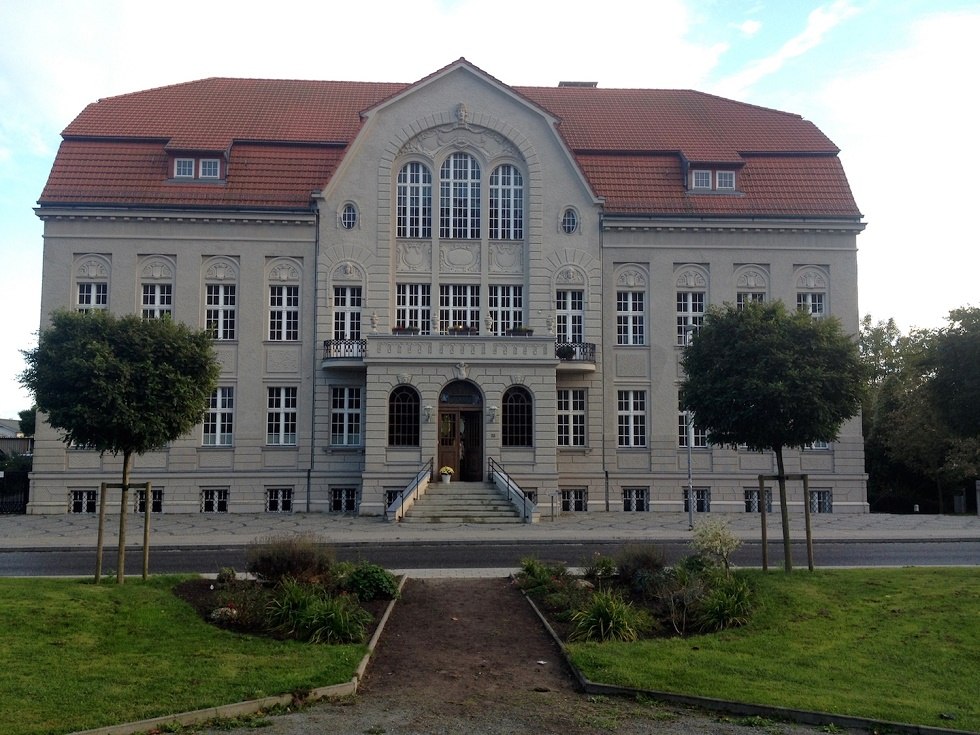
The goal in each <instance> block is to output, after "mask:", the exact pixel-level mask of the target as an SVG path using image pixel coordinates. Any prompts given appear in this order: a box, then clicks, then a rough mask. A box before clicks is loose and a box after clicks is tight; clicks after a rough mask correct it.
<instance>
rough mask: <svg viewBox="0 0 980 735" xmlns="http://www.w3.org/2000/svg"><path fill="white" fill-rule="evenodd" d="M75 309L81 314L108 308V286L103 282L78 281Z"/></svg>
mask: <svg viewBox="0 0 980 735" xmlns="http://www.w3.org/2000/svg"><path fill="white" fill-rule="evenodd" d="M77 286H78V301H77V305H76V308H77V310H78V311H80V312H82V313H88V312H90V311H93V310H96V309H105V308H108V306H109V284H108V283H106V282H105V281H79V283H78V284H77Z"/></svg>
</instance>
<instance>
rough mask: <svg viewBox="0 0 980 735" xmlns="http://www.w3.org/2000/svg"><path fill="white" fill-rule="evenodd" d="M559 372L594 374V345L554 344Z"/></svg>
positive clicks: (576, 343) (583, 343)
mask: <svg viewBox="0 0 980 735" xmlns="http://www.w3.org/2000/svg"><path fill="white" fill-rule="evenodd" d="M555 357H557V358H558V360H559V362H558V371H559V372H580V373H593V372H595V369H596V368H595V343H593V342H555Z"/></svg>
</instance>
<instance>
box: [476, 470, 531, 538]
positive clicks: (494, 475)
mask: <svg viewBox="0 0 980 735" xmlns="http://www.w3.org/2000/svg"><path fill="white" fill-rule="evenodd" d="M498 479H499V481H500V483H502V484H503V489H504V491H505V492H506V493H507V500H508V501H510V503H512V504H513V505H514V506H517V507H519V508H520V509H521V520H522V521H524V522H525V523H529V522H530V521H531V512H532V511H533V510H534V508H533V507H532V508H531V510H528V507H527V506H528V503H529V502H530V501H528V498H527V493H525V492H524V490H523V489H522V488H521V486H520V485H518V484H517V483H516V482H514V480H513V479H512V478H511V476H510V475H508V474H507V472H506V470H504V468H503V465H501V464H500V463H499V462H496V461H494V458H493V457H487V481H488V482H492V483H493V484H494V485H495V486H497V487H500V484H499V483H498ZM515 496H516V497H515ZM531 505H532V506H533V505H534V504H533V503H532V504H531Z"/></svg>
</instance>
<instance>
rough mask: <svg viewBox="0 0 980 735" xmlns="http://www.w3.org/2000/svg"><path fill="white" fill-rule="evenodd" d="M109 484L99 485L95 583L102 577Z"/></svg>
mask: <svg viewBox="0 0 980 735" xmlns="http://www.w3.org/2000/svg"><path fill="white" fill-rule="evenodd" d="M108 487H109V486H108V485H107V484H106V483H104V482H103V483H102V484H101V485H99V536H98V540H97V541H96V542H95V583H96V584H98V583H99V581H100V580H101V579H102V547H103V543H104V539H105V496H106V491H107V490H108Z"/></svg>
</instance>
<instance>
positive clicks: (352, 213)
mask: <svg viewBox="0 0 980 735" xmlns="http://www.w3.org/2000/svg"><path fill="white" fill-rule="evenodd" d="M340 226H341V227H343V228H344V229H345V230H353V229H354V228H355V227H357V207H355V206H354V204H353V203H352V202H347V204H345V205H344V208H343V209H341V210H340Z"/></svg>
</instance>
